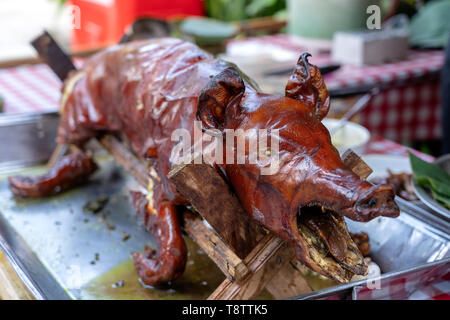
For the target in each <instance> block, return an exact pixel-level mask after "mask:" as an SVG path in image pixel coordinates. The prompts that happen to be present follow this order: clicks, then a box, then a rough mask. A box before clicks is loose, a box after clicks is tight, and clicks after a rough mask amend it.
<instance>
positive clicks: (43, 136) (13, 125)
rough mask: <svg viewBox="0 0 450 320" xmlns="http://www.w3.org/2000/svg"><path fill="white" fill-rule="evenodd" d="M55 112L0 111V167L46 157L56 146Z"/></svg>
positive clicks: (21, 164)
mask: <svg viewBox="0 0 450 320" xmlns="http://www.w3.org/2000/svg"><path fill="white" fill-rule="evenodd" d="M58 122H59V116H58V114H57V113H55V112H49V113H30V114H13V115H7V114H2V115H0V137H1V139H2V143H0V167H1V169H0V170H9V169H10V168H14V167H18V166H23V165H30V164H35V163H41V162H44V161H46V160H47V159H48V158H49V157H50V155H51V153H52V151H53V150H54V149H55V147H56V141H55V139H56V133H57V128H58Z"/></svg>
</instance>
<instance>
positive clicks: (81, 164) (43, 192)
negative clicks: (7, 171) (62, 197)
mask: <svg viewBox="0 0 450 320" xmlns="http://www.w3.org/2000/svg"><path fill="white" fill-rule="evenodd" d="M96 169H97V165H96V164H95V162H94V160H92V158H91V157H90V156H88V155H86V154H84V153H82V152H75V153H72V154H69V155H67V156H65V157H62V158H61V159H60V160H59V161H58V162H57V163H55V165H54V166H53V167H52V168H51V169H50V170H49V172H47V173H45V174H43V175H41V176H37V177H24V176H13V177H9V179H8V180H9V184H10V189H11V191H12V193H13V194H14V195H16V196H19V197H24V198H38V197H47V196H50V195H54V194H57V193H60V192H63V191H65V190H67V189H69V188H71V187H73V186H75V185H78V184H81V183H83V182H85V181H86V180H87V178H88V177H89V176H90V175H91V174H92V173H93V172H94V171H95V170H96Z"/></svg>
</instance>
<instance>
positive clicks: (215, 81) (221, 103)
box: [197, 67, 245, 129]
mask: <svg viewBox="0 0 450 320" xmlns="http://www.w3.org/2000/svg"><path fill="white" fill-rule="evenodd" d="M244 91H245V85H244V81H243V80H242V78H241V76H240V75H239V72H237V71H236V69H234V68H231V67H230V68H227V69H225V70H224V71H222V72H221V73H219V74H218V75H216V76H215V77H214V78H212V79H211V80H210V81H209V82H208V84H207V85H206V86H205V87H204V88H203V90H202V91H201V92H200V96H199V100H198V108H197V119H198V120H200V121H202V124H203V128H204V129H222V128H223V126H224V121H225V110H226V108H227V106H229V105H230V104H231V102H236V100H237V99H239V101H240V99H241V97H242V94H243V93H244ZM239 101H237V102H239Z"/></svg>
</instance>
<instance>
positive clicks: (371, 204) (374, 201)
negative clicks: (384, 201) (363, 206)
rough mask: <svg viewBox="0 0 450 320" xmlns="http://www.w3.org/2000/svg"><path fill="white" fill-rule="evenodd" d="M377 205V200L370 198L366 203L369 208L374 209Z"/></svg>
mask: <svg viewBox="0 0 450 320" xmlns="http://www.w3.org/2000/svg"><path fill="white" fill-rule="evenodd" d="M376 204H377V199H375V198H370V200H369V202H368V203H367V205H368V206H369V207H374V206H375V205H376Z"/></svg>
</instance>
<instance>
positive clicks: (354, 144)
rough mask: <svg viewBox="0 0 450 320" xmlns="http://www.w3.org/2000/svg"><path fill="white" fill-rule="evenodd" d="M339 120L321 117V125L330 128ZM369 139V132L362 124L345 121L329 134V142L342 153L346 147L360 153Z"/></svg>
mask: <svg viewBox="0 0 450 320" xmlns="http://www.w3.org/2000/svg"><path fill="white" fill-rule="evenodd" d="M338 121H339V120H337V119H323V120H322V123H323V125H324V126H325V127H326V128H327V129H328V130H330V129H331V128H333V127H334V126H335V125H336V124H337V123H338ZM369 140H370V132H369V130H367V129H366V128H364V127H363V126H361V125H359V124H357V123H354V122H350V121H347V124H346V125H345V126H344V127H342V128H341V129H340V130H339V131H338V132H336V133H335V134H333V135H332V136H331V142H332V143H333V145H334V146H335V147H336V149H338V151H339V153H340V154H341V155H342V154H343V153H344V152H345V151H347V149H352V150H353V151H354V152H355V153H357V154H359V155H360V154H362V152H363V151H364V147H365V145H366V144H367V142H369Z"/></svg>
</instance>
